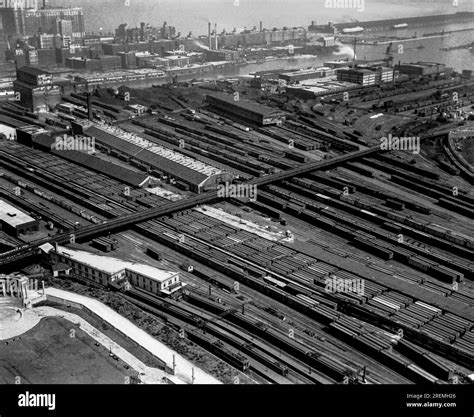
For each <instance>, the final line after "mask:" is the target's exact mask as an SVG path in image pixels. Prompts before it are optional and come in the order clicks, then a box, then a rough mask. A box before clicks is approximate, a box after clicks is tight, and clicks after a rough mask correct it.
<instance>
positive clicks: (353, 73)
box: [337, 68, 376, 87]
mask: <svg viewBox="0 0 474 417" xmlns="http://www.w3.org/2000/svg"><path fill="white" fill-rule="evenodd" d="M337 80H338V81H346V82H349V83H354V84H360V85H362V86H364V87H365V86H368V85H375V84H376V75H375V72H374V71H370V70H368V69H361V68H351V69H342V68H340V69H338V70H337Z"/></svg>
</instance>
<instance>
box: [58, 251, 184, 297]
mask: <svg viewBox="0 0 474 417" xmlns="http://www.w3.org/2000/svg"><path fill="white" fill-rule="evenodd" d="M49 255H50V259H51V262H52V263H53V264H65V265H68V266H69V267H70V268H71V270H72V273H73V274H74V275H76V276H77V277H79V278H82V279H84V280H89V281H92V282H95V283H97V284H100V285H104V286H106V287H109V286H111V287H114V288H116V289H118V290H127V289H129V288H130V286H133V287H137V288H140V289H142V290H144V291H147V292H149V293H152V294H156V295H159V296H162V297H168V296H172V295H173V296H175V295H177V294H179V293H180V292H181V290H182V289H183V288H184V287H185V286H186V284H185V283H183V282H181V281H180V276H179V272H172V271H165V270H162V269H158V268H155V267H152V266H149V265H144V264H138V263H134V262H128V261H123V260H121V259H117V258H112V257H109V256H102V255H96V254H94V253H91V252H86V251H82V250H76V249H70V248H66V247H63V246H59V245H58V246H56V247H55V248H53V249H51V250H50V251H49Z"/></svg>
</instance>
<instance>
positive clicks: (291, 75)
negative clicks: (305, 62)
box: [280, 67, 336, 83]
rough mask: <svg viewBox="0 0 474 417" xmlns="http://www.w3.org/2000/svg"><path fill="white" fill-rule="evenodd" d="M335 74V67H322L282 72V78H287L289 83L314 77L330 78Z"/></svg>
mask: <svg viewBox="0 0 474 417" xmlns="http://www.w3.org/2000/svg"><path fill="white" fill-rule="evenodd" d="M334 76H336V71H335V70H334V69H333V68H329V67H322V68H310V69H302V70H298V71H292V72H287V71H285V72H283V73H282V74H280V79H281V80H285V81H286V82H288V83H297V82H300V81H303V80H310V79H313V78H329V77H334Z"/></svg>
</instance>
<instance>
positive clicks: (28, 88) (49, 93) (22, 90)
mask: <svg viewBox="0 0 474 417" xmlns="http://www.w3.org/2000/svg"><path fill="white" fill-rule="evenodd" d="M13 89H14V91H15V94H19V98H20V100H19V102H18V103H19V104H20V105H22V106H23V107H26V108H27V109H29V110H30V111H33V112H41V111H47V110H48V108H49V107H51V108H52V107H55V106H56V105H58V104H59V103H60V102H61V89H60V87H59V86H57V85H53V76H52V74H51V73H49V72H46V71H43V70H40V69H38V68H34V67H29V66H24V67H22V68H19V69H17V79H16V80H15V81H14V82H13Z"/></svg>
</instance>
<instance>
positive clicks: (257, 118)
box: [206, 94, 286, 126]
mask: <svg viewBox="0 0 474 417" xmlns="http://www.w3.org/2000/svg"><path fill="white" fill-rule="evenodd" d="M206 100H207V103H208V104H209V106H210V107H211V108H212V110H213V111H215V112H217V113H221V114H223V115H226V116H228V117H230V118H232V119H237V120H238V121H240V122H244V123H250V124H253V125H258V126H266V125H279V124H281V123H283V122H284V121H285V120H286V113H285V112H283V111H281V110H278V109H273V108H270V107H266V106H262V105H259V104H256V103H254V102H251V101H249V100H245V99H239V100H235V98H234V96H232V95H228V94H207V95H206Z"/></svg>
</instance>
